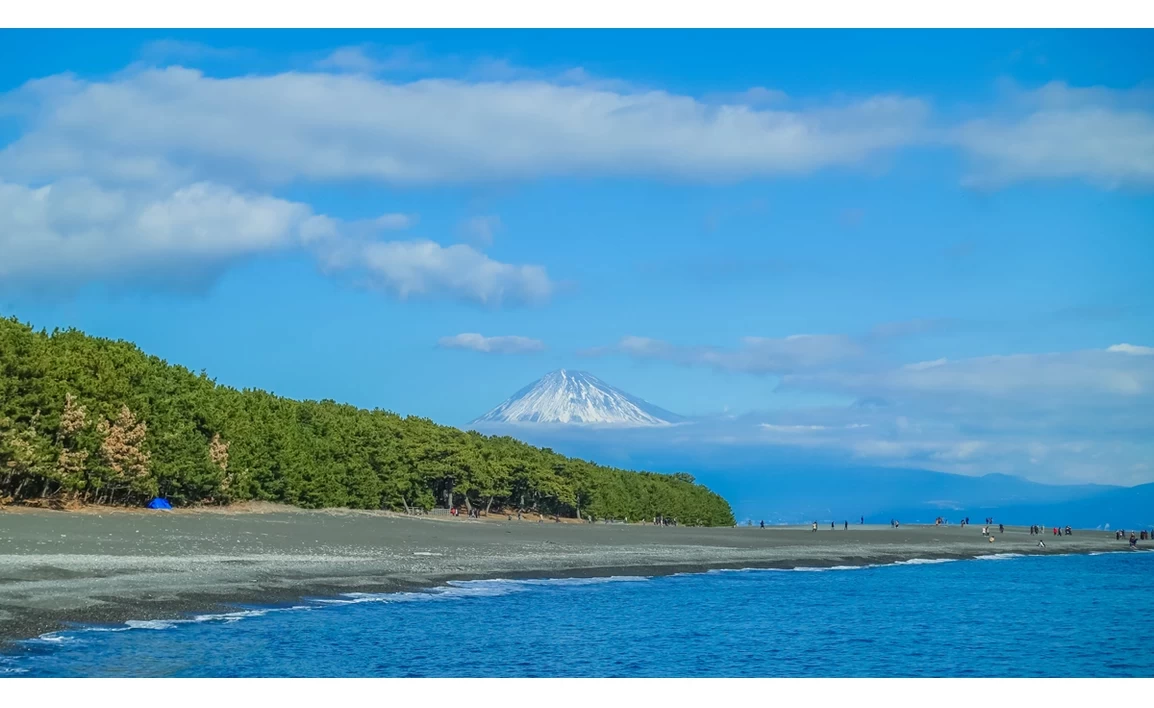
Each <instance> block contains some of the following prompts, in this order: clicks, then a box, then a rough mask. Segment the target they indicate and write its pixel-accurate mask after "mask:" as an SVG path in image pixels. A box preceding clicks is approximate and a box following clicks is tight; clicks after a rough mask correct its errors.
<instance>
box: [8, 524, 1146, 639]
mask: <svg viewBox="0 0 1154 708" xmlns="http://www.w3.org/2000/svg"><path fill="white" fill-rule="evenodd" d="M994 537H995V541H994V542H993V543H991V542H989V541H988V540H987V538H986V537H984V536H983V535H982V534H981V530H980V528H978V527H973V526H971V527H967V528H965V529H962V528H958V527H933V526H928V527H922V526H902V527H900V528H898V529H894V528H890V527H888V526H860V525H859V526H851V527H850V529H849V530H843V529H842V528H841V527H840V526H839V527H838V528H837V529H835V530H830V529H829V528H828V527H827V528H823V529H821V530H819V531H818V532H812V531H810V530H809V529H808V528H798V527H789V528H781V527H777V528H767V529H760V528H756V527H752V528H750V527H740V528H714V529H709V528H688V527H676V528H671V527H657V526H653V525H640V524H633V525H624V524H559V523H536V522H529V521H522V522H517V521H511V522H510V521H489V522H485V521H482V522H478V521H464V520H455V521H445V522H435V521H430V520H421V519H413V518H405V517H403V516H400V515H395V514H384V513H378V512H370V511H338V510H324V511H306V510H295V509H294V510H286V509H284V508H275V507H267V508H264V509H261V508H259V507H258V508H256V509H252V510H248V511H246V512H241V513H234V512H229V511H227V510H213V511H178V512H175V513H171V512H142V511H127V510H118V511H113V512H106V511H100V510H89V511H85V512H81V513H62V512H53V511H41V510H32V509H9V510H7V511H5V512H0V538H2V539H3V541H4V548H5V550H4V552H3V553H2V554H0V640H14V639H21V638H29V637H34V636H38V635H40V634H43V633H45V632H50V631H55V630H58V629H60V628H61V627H62V626H64V625H65V624H66V623H91V624H118V623H122V622H125V621H127V620H145V619H172V618H178V617H180V616H182V615H183V614H185V613H190V612H213V611H220V610H221V609H222V608H224V609H227V607H228V606H229V605H234V604H244V605H272V604H278V603H286V602H296V601H299V600H300V599H301V598H306V597H326V596H336V595H340V594H342V593H348V592H395V591H404V590H417V589H423V588H428V587H432V586H436V585H439V584H442V583H445V582H447V581H449V580H468V579H487V578H498V577H500V578H511V579H512V578H528V577H546V578H548V577H598V576H613V575H661V574H670V573H678V572H701V571H705V570H711V569H724V568H728V569H739V568H794V567H837V566H860V565H875V564H876V565H882V564H890V563H895V562H901V561H912V560H916V559H922V560H924V561H933V560H939V559H965V558H975V557H979V556H989V555H995V554H1022V555H1026V554H1069V553H1092V552H1107V551H1125V550H1126V544H1125V543H1124V542H1119V541H1117V540H1116V539H1115V538H1114V534H1113V533H1102V532H1076V533H1075V534H1074V535H1072V536H1061V537H1052V536H1050V535H1043V536H1041V537H1037V536H1033V535H1031V534H1029V533H1028V531H1027V530H1026V529H1021V528H1007V529H1006V531H1005V533H1002V534H998V533H994ZM1039 540H1041V541H1043V542H1044V543H1045V544H1046V547H1045V548H1041V547H1039V546H1038V541H1039ZM1148 545H1149V544H1143V547H1144V548H1145V547H1148Z"/></svg>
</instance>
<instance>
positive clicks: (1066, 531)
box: [1030, 526, 1074, 536]
mask: <svg viewBox="0 0 1154 708" xmlns="http://www.w3.org/2000/svg"><path fill="white" fill-rule="evenodd" d="M1044 533H1046V528H1045V527H1044V526H1031V527H1030V535H1031V536H1041V535H1042V534H1044ZM1050 533H1052V534H1053V535H1054V536H1073V535H1074V529H1072V528H1070V527H1069V526H1067V527H1065V528H1062V527H1061V526H1054V527H1053V528H1051V529H1050Z"/></svg>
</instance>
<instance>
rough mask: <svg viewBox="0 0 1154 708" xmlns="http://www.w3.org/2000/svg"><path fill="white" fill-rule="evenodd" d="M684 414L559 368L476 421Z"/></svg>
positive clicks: (649, 420) (621, 421) (610, 420)
mask: <svg viewBox="0 0 1154 708" xmlns="http://www.w3.org/2000/svg"><path fill="white" fill-rule="evenodd" d="M680 420H682V418H681V416H679V415H676V414H674V413H670V412H669V411H666V410H662V409H661V408H658V407H657V406H654V405H652V404H649V403H646V402H645V401H643V400H641V399H640V398H636V397H635V396H630V395H629V394H628V393H625V392H624V391H622V390H621V389H618V388H614V387H612V386H610V385H609V384H607V383H605V382H604V381H602V380H601V379H599V378H597V377H596V376H593V375H592V374H589V373H586V372H584V371H568V370H566V369H558V370H557V371H554V372H552V373H549V374H546V375H545V376H543V377H542V378H541V379H540V380H538V381H537V382H536V383H532V384H530V385H528V386H526V387H525V388H523V389H521V390H520V391H518V392H517V393H515V394H513V396H512V397H511V398H510V399H509V400H507V401H505V402H504V403H502V404H501V405H499V406H497V407H496V408H494V409H493V410H491V411H489V412H488V413H486V414H485V415H483V416H481V417H480V418H478V419H476V420H474V421H473V424H478V423H577V424H584V425H620V426H645V425H671V424H673V423H676V422H678V421H680Z"/></svg>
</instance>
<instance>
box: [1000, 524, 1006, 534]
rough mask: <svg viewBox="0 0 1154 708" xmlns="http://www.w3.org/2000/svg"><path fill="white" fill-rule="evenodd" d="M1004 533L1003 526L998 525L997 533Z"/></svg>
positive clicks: (1004, 528)
mask: <svg viewBox="0 0 1154 708" xmlns="http://www.w3.org/2000/svg"><path fill="white" fill-rule="evenodd" d="M1005 532H1006V527H1005V526H1003V525H1002V524H998V533H1005Z"/></svg>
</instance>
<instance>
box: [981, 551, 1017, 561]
mask: <svg viewBox="0 0 1154 708" xmlns="http://www.w3.org/2000/svg"><path fill="white" fill-rule="evenodd" d="M1025 557H1026V556H1025V555H1023V554H1021V553H991V554H989V555H984V556H974V560H990V561H992V560H1009V559H1011V558H1025Z"/></svg>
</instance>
